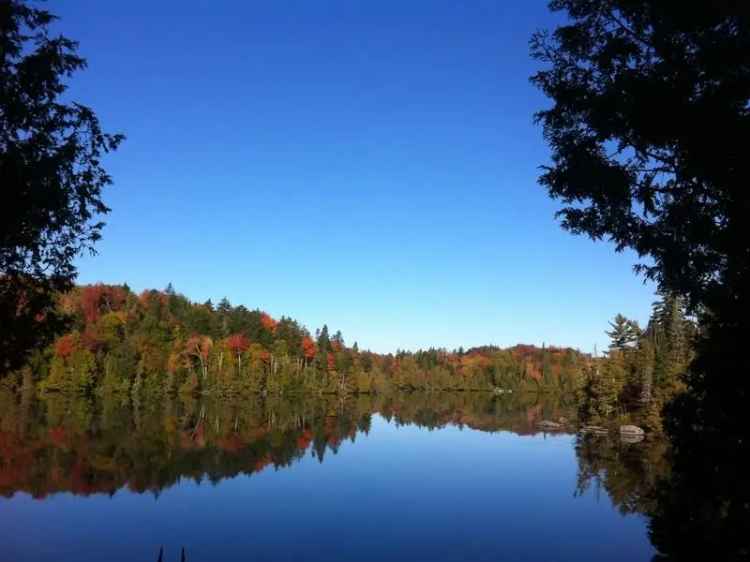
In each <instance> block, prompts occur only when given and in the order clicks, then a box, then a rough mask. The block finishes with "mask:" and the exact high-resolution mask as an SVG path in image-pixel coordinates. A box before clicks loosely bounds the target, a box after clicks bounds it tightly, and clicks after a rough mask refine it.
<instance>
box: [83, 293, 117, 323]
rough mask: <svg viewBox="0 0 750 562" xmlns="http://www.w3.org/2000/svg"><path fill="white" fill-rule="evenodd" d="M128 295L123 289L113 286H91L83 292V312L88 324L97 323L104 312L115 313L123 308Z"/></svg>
mask: <svg viewBox="0 0 750 562" xmlns="http://www.w3.org/2000/svg"><path fill="white" fill-rule="evenodd" d="M126 298H127V294H126V293H125V290H124V289H123V288H122V287H115V286H112V285H103V284H101V283H99V284H97V285H89V286H88V287H84V288H83V289H82V290H81V311H82V312H83V317H84V319H85V320H86V323H87V324H91V323H94V322H96V321H97V320H98V319H99V317H100V316H101V314H102V312H113V311H116V310H119V309H120V308H122V305H123V304H124V303H125V299H126Z"/></svg>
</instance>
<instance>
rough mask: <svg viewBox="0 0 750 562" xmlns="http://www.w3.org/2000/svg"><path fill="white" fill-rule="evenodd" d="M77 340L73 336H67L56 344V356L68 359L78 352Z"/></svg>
mask: <svg viewBox="0 0 750 562" xmlns="http://www.w3.org/2000/svg"><path fill="white" fill-rule="evenodd" d="M76 345H77V342H76V338H75V336H74V335H73V334H65V335H64V336H62V337H61V338H59V339H58V340H57V341H56V342H55V355H57V356H58V357H60V358H62V359H67V358H68V357H70V356H71V354H72V353H73V352H74V351H75V350H76Z"/></svg>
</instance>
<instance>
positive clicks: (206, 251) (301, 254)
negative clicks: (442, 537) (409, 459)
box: [46, 0, 653, 352]
mask: <svg viewBox="0 0 750 562" xmlns="http://www.w3.org/2000/svg"><path fill="white" fill-rule="evenodd" d="M46 5H47V7H48V9H49V10H51V11H53V12H54V13H57V14H58V15H60V16H61V17H62V21H61V22H60V23H59V24H58V26H57V28H58V29H60V30H62V31H64V32H65V34H67V35H68V36H70V37H71V38H74V39H77V40H78V41H80V52H81V54H82V55H83V56H85V57H86V58H87V59H88V62H89V68H88V69H87V70H86V71H84V72H82V73H79V74H77V75H76V76H75V77H74V79H73V81H72V83H71V88H70V93H71V96H72V97H73V98H75V99H76V100H78V101H81V102H82V103H85V104H87V105H91V106H92V107H93V108H94V109H95V110H96V111H97V113H98V114H99V117H100V119H101V120H102V123H103V125H104V126H105V129H106V130H109V131H112V132H124V133H125V134H126V135H127V137H128V139H127V141H126V142H125V143H124V144H123V145H122V147H121V148H120V150H119V151H118V152H117V153H116V154H115V155H113V156H112V157H110V158H109V159H108V160H107V167H108V169H109V170H110V171H111V173H112V175H113V177H114V179H115V185H114V186H113V187H111V188H110V189H109V190H108V192H107V193H106V197H105V200H106V202H107V203H108V204H109V206H110V207H111V208H112V213H111V214H110V215H109V216H108V217H107V223H108V225H107V227H106V228H105V231H104V238H103V240H102V241H101V242H100V244H99V246H98V248H99V252H100V253H99V255H98V256H96V257H93V258H92V257H85V258H82V259H80V260H79V267H80V276H79V281H80V282H82V283H93V282H97V281H102V282H105V283H122V282H127V283H128V284H129V285H130V286H131V287H132V288H133V289H134V290H137V291H140V290H142V289H145V288H164V287H165V286H166V285H167V283H169V282H172V283H173V285H174V287H175V288H176V290H177V291H179V292H181V293H184V294H185V295H187V296H188V297H189V298H191V299H194V300H198V301H204V300H206V299H208V298H211V299H213V300H214V302H216V301H217V300H219V299H220V298H222V297H224V296H226V297H227V298H229V300H230V301H231V302H232V304H244V305H245V306H247V307H249V308H256V307H258V308H261V309H264V310H266V311H268V312H269V313H270V314H272V315H274V316H277V317H278V316H281V315H282V314H283V315H288V316H292V317H293V318H295V319H297V320H299V321H300V322H301V323H303V324H304V325H306V326H307V327H308V328H310V329H311V330H312V331H314V330H315V328H317V327H320V326H321V325H322V324H323V323H327V324H328V326H329V328H331V329H332V330H337V329H340V330H341V331H342V332H343V334H344V337H345V340H346V341H347V343H350V344H351V343H353V342H354V341H355V340H356V341H357V342H358V343H359V345H360V347H361V348H370V349H373V350H376V351H382V352H388V351H395V350H396V349H415V348H418V347H429V346H441V347H448V348H454V347H458V346H464V347H469V346H472V345H480V344H490V343H492V344H497V345H502V346H506V345H513V344H515V343H519V342H524V343H535V344H541V343H543V342H546V343H547V344H553V345H570V346H574V347H578V348H580V349H582V350H584V351H592V350H593V347H594V345H595V344H596V345H598V346H599V348H600V349H601V348H602V347H603V346H604V345H605V342H606V340H607V338H606V336H605V335H604V333H603V332H604V330H605V329H606V328H607V321H608V320H609V319H610V318H611V317H612V316H614V314H615V313H617V312H622V313H623V314H625V315H626V316H629V317H632V318H635V319H637V320H639V321H641V322H644V321H645V320H646V319H647V317H648V311H649V307H650V303H651V301H652V298H653V287H652V286H650V285H644V284H643V282H642V280H641V279H640V278H638V277H636V276H635V275H634V274H633V273H632V265H633V263H634V260H635V257H634V256H633V255H632V254H628V253H624V254H615V253H614V251H613V247H612V246H611V245H610V244H608V243H602V242H599V243H594V242H592V241H590V240H589V239H587V238H582V237H574V236H572V235H570V234H569V233H567V232H565V231H563V230H562V229H561V228H560V227H559V224H558V223H557V222H556V220H555V218H554V213H555V210H556V209H557V208H558V204H557V203H556V202H554V201H551V200H550V199H549V198H548V197H547V195H546V192H545V191H544V190H543V189H542V188H541V187H539V186H538V185H537V184H536V178H537V176H538V173H539V169H538V168H539V166H540V165H541V164H544V163H545V162H546V161H548V158H549V149H548V148H547V146H546V145H545V143H544V140H543V138H542V132H541V130H540V128H539V127H537V126H535V125H534V124H533V113H534V111H536V110H538V109H540V108H542V107H544V106H545V105H547V104H548V101H547V100H545V98H544V97H543V96H542V94H541V93H539V92H538V91H536V90H535V89H534V88H533V87H532V86H531V85H530V84H529V82H528V77H529V76H530V75H531V74H532V73H533V71H534V69H535V68H536V64H537V63H535V62H534V61H532V60H530V58H529V55H528V39H529V36H530V35H531V33H532V32H533V31H534V30H536V29H538V28H542V27H549V26H552V25H553V24H554V23H555V21H556V18H557V16H553V15H551V14H549V13H548V11H547V8H546V2H544V1H541V0H534V1H528V2H504V1H499V0H497V1H491V2H489V1H465V2H458V1H439V0H424V1H409V2H404V1H402V0H398V1H382V0H381V1H378V2H364V1H355V0H341V1H323V0H310V1H298V2H291V1H283V0H268V1H266V2H252V1H235V2H230V1H215V2H208V1H204V2H197V1H188V2H186V1H184V0H183V1H180V2H167V1H163V0H159V1H158V2H154V1H153V0H150V1H148V2H143V1H130V2H101V1H93V0H91V1H83V0H67V1H64V2H63V1H59V0H51V1H50V2H48V3H47V4H46Z"/></svg>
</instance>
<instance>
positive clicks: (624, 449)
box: [576, 435, 669, 514]
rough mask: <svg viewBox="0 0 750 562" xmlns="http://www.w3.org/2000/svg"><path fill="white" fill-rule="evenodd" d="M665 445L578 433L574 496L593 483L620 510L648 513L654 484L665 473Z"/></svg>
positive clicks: (664, 475) (662, 443)
mask: <svg viewBox="0 0 750 562" xmlns="http://www.w3.org/2000/svg"><path fill="white" fill-rule="evenodd" d="M666 447H667V445H666V443H665V442H664V441H656V442H641V443H632V444H628V443H624V442H622V441H619V440H616V439H610V438H608V437H600V436H595V435H580V436H578V438H577V439H576V454H577V456H578V481H577V483H576V495H581V494H583V493H584V492H585V491H586V490H587V489H588V488H589V487H590V486H591V485H592V484H595V485H596V486H597V487H598V488H599V489H604V490H605V491H606V492H607V495H608V496H609V497H610V499H611V500H612V503H613V504H614V505H615V506H617V508H618V509H619V510H620V512H621V513H623V514H625V513H642V514H645V513H648V512H650V511H651V510H652V509H653V507H654V487H655V486H656V484H657V482H658V481H659V480H660V479H662V478H666V477H667V476H668V473H669V465H668V463H667V459H666V454H665V453H666Z"/></svg>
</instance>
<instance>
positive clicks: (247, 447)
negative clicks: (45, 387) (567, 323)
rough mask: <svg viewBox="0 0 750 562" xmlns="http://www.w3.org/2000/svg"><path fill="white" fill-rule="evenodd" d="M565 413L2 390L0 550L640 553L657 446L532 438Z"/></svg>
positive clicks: (446, 401)
mask: <svg viewBox="0 0 750 562" xmlns="http://www.w3.org/2000/svg"><path fill="white" fill-rule="evenodd" d="M571 409H572V408H571V405H570V404H568V403H566V401H565V400H564V399H562V398H561V397H558V396H535V395H514V396H508V395H503V396H493V395H491V394H487V393H470V392H467V393H455V394H453V393H432V394H431V393H414V394H396V395H391V396H381V395H365V396H359V397H350V398H346V399H341V398H339V397H337V396H323V397H320V398H317V399H315V400H310V399H309V398H308V399H306V400H297V401H295V400H281V399H270V398H269V399H262V398H260V397H258V398H257V399H254V400H250V401H247V400H246V401H242V402H237V403H227V402H222V403H215V402H211V401H199V400H193V399H178V398H174V399H173V400H171V401H166V402H163V403H159V404H152V403H138V402H136V403H131V402H129V401H127V400H126V401H116V400H93V401H92V400H82V399H80V398H79V399H75V398H66V397H63V396H55V397H50V398H48V399H45V400H43V401H39V400H36V399H34V398H33V397H30V396H26V397H18V396H16V395H12V394H0V495H1V496H4V497H5V498H6V499H0V520H3V521H4V526H5V531H0V535H3V533H7V535H6V536H5V538H6V539H8V538H12V540H5V541H3V540H0V543H2V542H5V543H6V546H7V545H10V550H9V551H6V552H3V550H4V549H3V547H0V558H2V555H3V554H6V555H7V554H11V555H12V556H11V558H12V559H14V560H56V561H59V560H67V559H76V560H78V561H80V560H98V559H109V560H123V561H124V560H133V559H136V558H138V557H139V558H138V559H141V558H143V559H149V557H150V559H152V560H153V559H155V556H156V553H157V552H158V549H159V545H160V544H166V545H168V547H167V552H168V553H170V555H171V556H174V553H176V552H179V549H180V547H181V546H182V545H186V546H187V549H188V558H189V559H191V560H211V559H215V555H217V553H220V554H221V556H223V557H224V558H223V559H232V560H234V559H237V560H240V559H247V558H248V557H249V558H250V559H253V560H316V561H317V560H355V559H356V560H373V561H374V560H386V559H396V558H398V559H411V560H426V559H430V560H433V561H437V560H444V561H447V560H456V561H457V560H467V559H472V560H535V559H550V560H552V559H554V560H576V561H580V560H602V559H607V560H633V559H635V560H648V559H649V558H650V557H651V556H652V555H653V549H652V548H650V547H649V546H648V541H647V540H646V525H645V522H644V520H643V519H642V517H640V516H638V515H637V516H635V517H633V514H642V513H646V512H648V511H649V510H650V504H649V502H650V499H649V497H650V495H649V490H650V488H651V486H652V485H653V483H654V482H655V481H656V480H657V479H658V478H659V477H660V476H662V475H663V474H666V471H667V467H666V465H665V464H664V461H663V447H661V446H659V445H658V444H648V443H640V444H625V443H621V442H619V441H616V440H615V441H610V440H608V439H604V438H601V437H597V436H590V437H585V438H584V437H576V436H574V435H572V434H569V433H565V432H557V433H554V434H545V433H543V432H541V431H540V429H539V425H538V424H539V422H540V421H541V420H545V419H546V420H558V419H560V418H562V417H568V418H569V417H570V416H571ZM461 428H463V429H466V428H469V429H472V430H477V431H459V429H461ZM438 429H439V430H440V431H433V430H438ZM371 433H372V435H370V434H371ZM344 448H345V449H346V454H341V451H342V449H344ZM274 469H276V470H274ZM576 475H577V477H576ZM198 483H202V485H200V486H198V485H197V484H198ZM206 483H208V484H210V485H209V486H205V484H206ZM592 490H599V492H600V496H601V497H600V498H599V499H597V498H596V494H592V493H591V491H592ZM601 491H604V492H605V493H603V494H602V493H601ZM29 495H30V496H32V497H33V498H36V499H37V500H38V499H43V500H44V501H42V502H39V501H34V502H29V501H27V499H28V498H29ZM115 496H116V497H115ZM84 497H85V498H86V499H85V500H84ZM110 497H112V498H113V499H110ZM151 497H154V498H156V499H157V501H156V502H153V500H152V501H150V502H149V501H144V500H149V499H150V498H151ZM609 498H611V501H610V499H609ZM613 507H614V508H616V510H619V512H620V513H622V514H624V515H626V517H622V516H620V515H617V511H616V510H614V509H613ZM194 529H200V532H199V533H196V532H195V531H194ZM250 529H252V530H253V532H249V530H250ZM123 537H125V540H123ZM0 538H2V537H0ZM290 541H291V542H290ZM114 543H117V544H119V546H118V552H117V553H116V555H113V553H112V552H111V548H112V544H114ZM123 543H128V544H127V545H126V544H123ZM26 544H29V545H30V546H25V545H26ZM82 544H84V545H85V548H84V547H82ZM44 545H49V547H50V549H51V550H50V552H49V553H46V554H45V553H44V552H43V551H42V550H40V549H43V548H44ZM282 545H283V546H282ZM250 553H251V554H252V556H251V555H250ZM118 556H119V557H118Z"/></svg>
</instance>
